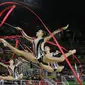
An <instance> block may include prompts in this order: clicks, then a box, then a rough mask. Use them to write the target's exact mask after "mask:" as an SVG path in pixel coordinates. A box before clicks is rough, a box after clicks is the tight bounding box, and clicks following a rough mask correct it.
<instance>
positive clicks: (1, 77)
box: [0, 76, 14, 80]
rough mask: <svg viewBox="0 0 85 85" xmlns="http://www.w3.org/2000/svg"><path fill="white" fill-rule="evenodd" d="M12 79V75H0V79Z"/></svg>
mask: <svg viewBox="0 0 85 85" xmlns="http://www.w3.org/2000/svg"><path fill="white" fill-rule="evenodd" d="M1 79H2V80H14V77H12V76H0V80H1Z"/></svg>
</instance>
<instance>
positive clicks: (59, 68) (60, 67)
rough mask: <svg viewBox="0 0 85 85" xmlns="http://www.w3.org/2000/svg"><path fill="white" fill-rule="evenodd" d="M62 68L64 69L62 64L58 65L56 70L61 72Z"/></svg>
mask: <svg viewBox="0 0 85 85" xmlns="http://www.w3.org/2000/svg"><path fill="white" fill-rule="evenodd" d="M63 69H64V66H59V67H58V68H57V69H56V72H61V71H62V70H63Z"/></svg>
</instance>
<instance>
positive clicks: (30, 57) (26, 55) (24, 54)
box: [0, 39, 38, 63]
mask: <svg viewBox="0 0 85 85" xmlns="http://www.w3.org/2000/svg"><path fill="white" fill-rule="evenodd" d="M0 41H1V42H2V43H3V44H4V46H6V47H8V48H10V49H11V50H12V52H14V53H15V54H16V55H19V57H23V58H25V59H26V60H29V61H32V62H35V63H37V62H38V61H37V60H36V57H35V56H34V55H33V54H32V53H31V52H25V51H22V50H18V49H17V48H15V47H13V46H12V45H10V44H9V43H8V42H7V41H6V40H4V39H0Z"/></svg>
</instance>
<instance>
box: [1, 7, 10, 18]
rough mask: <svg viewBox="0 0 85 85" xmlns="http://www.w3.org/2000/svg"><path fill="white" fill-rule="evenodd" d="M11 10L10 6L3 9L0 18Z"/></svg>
mask: <svg viewBox="0 0 85 85" xmlns="http://www.w3.org/2000/svg"><path fill="white" fill-rule="evenodd" d="M10 8H12V6H9V7H6V8H5V9H3V10H2V11H1V12H0V17H1V16H2V15H3V14H4V12H6V11H7V10H8V9H10Z"/></svg>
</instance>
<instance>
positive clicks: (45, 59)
mask: <svg viewBox="0 0 85 85" xmlns="http://www.w3.org/2000/svg"><path fill="white" fill-rule="evenodd" d="M74 53H76V50H75V49H74V50H70V51H69V52H68V53H65V55H66V57H69V56H70V55H72V54H74ZM64 60H65V58H64V56H63V55H61V57H52V56H51V55H49V54H46V55H45V56H44V57H43V62H57V63H59V62H63V61H64Z"/></svg>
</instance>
